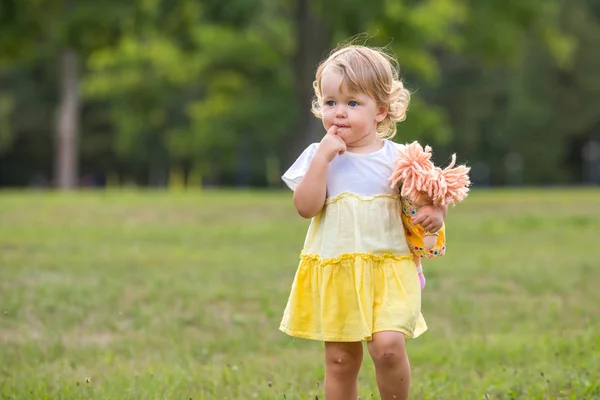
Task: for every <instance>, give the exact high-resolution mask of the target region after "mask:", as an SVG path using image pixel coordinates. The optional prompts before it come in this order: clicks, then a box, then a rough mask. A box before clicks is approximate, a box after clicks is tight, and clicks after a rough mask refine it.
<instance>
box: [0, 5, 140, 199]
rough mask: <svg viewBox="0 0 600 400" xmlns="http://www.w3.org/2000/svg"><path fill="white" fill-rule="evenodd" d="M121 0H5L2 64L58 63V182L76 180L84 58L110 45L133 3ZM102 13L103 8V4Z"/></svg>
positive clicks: (67, 183)
mask: <svg viewBox="0 0 600 400" xmlns="http://www.w3.org/2000/svg"><path fill="white" fill-rule="evenodd" d="M128 4H129V3H127V2H126V3H123V2H120V1H116V0H102V1H100V2H76V1H74V0H36V1H34V0H19V1H17V0H2V3H1V5H2V7H1V8H0V9H1V10H2V13H1V14H0V22H1V25H2V35H1V36H0V63H3V64H5V63H8V62H14V63H17V64H25V65H27V64H28V63H31V62H35V61H38V60H44V61H45V60H46V59H53V60H54V61H55V62H57V63H58V65H59V68H58V81H59V88H60V89H59V98H60V100H59V104H58V107H57V109H56V116H55V124H56V128H55V174H56V185H57V186H58V187H60V188H64V189H69V188H72V187H74V186H75V185H77V175H78V157H77V153H78V149H77V147H78V134H79V109H80V98H79V75H80V67H79V63H80V61H79V59H80V57H81V56H82V55H83V56H84V57H85V55H86V54H87V53H88V52H89V51H91V50H93V49H95V48H98V47H102V46H106V45H108V44H110V43H111V42H112V41H113V40H114V38H115V37H117V36H118V34H119V28H120V26H121V20H122V19H127V18H128V17H129V16H131V11H132V10H133V8H132V7H131V6H130V5H128ZM102 8H103V9H104V10H103V11H102V12H99V11H100V10H101V9H102Z"/></svg>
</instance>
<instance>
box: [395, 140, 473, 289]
mask: <svg viewBox="0 0 600 400" xmlns="http://www.w3.org/2000/svg"><path fill="white" fill-rule="evenodd" d="M455 160H456V156H455V155H453V156H452V162H451V163H450V165H449V166H448V167H447V168H445V169H443V170H442V169H440V168H438V167H436V166H435V165H434V164H433V163H432V162H431V148H430V147H429V146H426V147H425V148H424V149H423V147H421V145H420V144H419V143H417V142H413V143H411V144H409V145H406V146H404V148H403V149H402V150H399V157H398V158H397V159H396V169H395V170H394V173H393V174H392V176H391V177H390V180H391V181H392V186H395V185H397V184H401V190H400V193H401V201H402V222H403V224H404V229H405V231H406V239H407V242H408V246H409V248H410V250H411V252H412V254H413V257H414V262H415V265H416V266H417V268H418V270H419V279H420V280H421V287H422V288H423V287H424V285H425V277H424V276H423V274H422V267H421V258H422V257H427V258H437V257H441V256H443V255H444V253H445V250H446V229H445V225H444V226H442V228H441V229H440V230H439V231H437V232H426V231H425V230H424V229H423V228H422V227H421V226H420V225H416V224H414V223H413V222H412V217H413V216H414V215H415V214H416V213H417V211H418V210H419V208H420V207H422V206H424V205H426V204H435V205H442V206H446V205H450V204H455V203H456V202H459V201H462V200H463V199H464V198H465V197H466V196H467V193H468V191H469V189H468V187H469V186H470V181H469V176H468V172H469V168H468V167H465V166H464V165H459V166H456V167H455V166H454V163H455Z"/></svg>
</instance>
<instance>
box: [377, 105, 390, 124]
mask: <svg viewBox="0 0 600 400" xmlns="http://www.w3.org/2000/svg"><path fill="white" fill-rule="evenodd" d="M388 108H389V105H388V104H380V105H379V108H377V114H376V115H375V121H377V122H381V121H383V120H384V119H385V117H387V113H388Z"/></svg>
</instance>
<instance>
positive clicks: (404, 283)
mask: <svg viewBox="0 0 600 400" xmlns="http://www.w3.org/2000/svg"><path fill="white" fill-rule="evenodd" d="M412 258H413V257H412V255H411V254H408V255H406V256H404V255H403V256H397V255H394V254H381V255H375V254H371V253H353V254H344V255H342V256H340V257H336V258H321V257H319V256H317V255H314V254H303V255H302V256H301V261H300V266H299V267H298V270H297V272H296V276H295V279H294V283H293V285H292V290H291V294H290V297H289V300H288V303H287V306H286V308H285V311H284V315H283V319H282V321H281V326H280V329H281V330H282V331H283V332H285V333H286V334H288V335H291V336H295V337H299V338H305V339H314V340H321V341H328V342H357V341H362V340H371V338H372V335H373V333H376V332H380V331H397V332H402V333H403V334H404V335H405V336H406V337H408V338H414V337H417V336H419V335H420V334H421V333H423V332H424V331H425V330H427V325H426V324H425V320H424V319H423V316H422V315H421V288H420V285H419V278H418V276H417V271H416V268H415V265H414V263H413V261H412Z"/></svg>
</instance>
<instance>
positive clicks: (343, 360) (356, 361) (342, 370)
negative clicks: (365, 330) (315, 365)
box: [325, 342, 363, 400]
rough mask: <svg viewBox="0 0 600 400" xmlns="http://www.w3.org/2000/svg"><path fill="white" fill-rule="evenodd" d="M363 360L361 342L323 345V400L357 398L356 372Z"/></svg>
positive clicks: (349, 399) (327, 343) (350, 399)
mask: <svg viewBox="0 0 600 400" xmlns="http://www.w3.org/2000/svg"><path fill="white" fill-rule="evenodd" d="M362 359H363V348H362V343H361V342H350V343H335V342H326V343H325V399H326V400H355V399H357V398H358V371H360V366H361V364H362Z"/></svg>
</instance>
